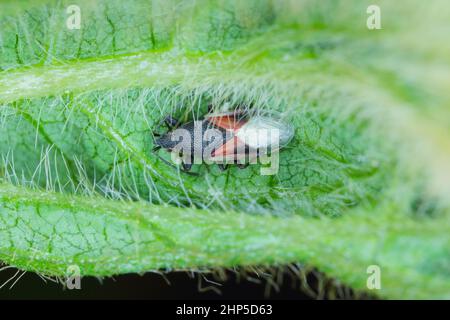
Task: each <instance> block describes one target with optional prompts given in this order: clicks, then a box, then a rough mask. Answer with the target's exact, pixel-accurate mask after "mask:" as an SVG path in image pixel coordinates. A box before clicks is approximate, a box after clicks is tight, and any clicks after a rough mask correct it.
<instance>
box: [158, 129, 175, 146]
mask: <svg viewBox="0 0 450 320" xmlns="http://www.w3.org/2000/svg"><path fill="white" fill-rule="evenodd" d="M177 143H178V142H177V141H172V135H171V133H170V132H169V133H166V134H164V135H162V136H160V137H158V138H156V139H155V146H158V147H161V148H164V149H168V150H171V149H173V148H174V147H175V146H176V145H177Z"/></svg>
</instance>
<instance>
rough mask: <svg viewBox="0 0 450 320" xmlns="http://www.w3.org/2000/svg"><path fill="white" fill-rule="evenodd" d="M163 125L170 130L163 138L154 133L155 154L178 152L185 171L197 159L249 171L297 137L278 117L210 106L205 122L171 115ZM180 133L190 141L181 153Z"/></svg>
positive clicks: (221, 166) (222, 167)
mask: <svg viewBox="0 0 450 320" xmlns="http://www.w3.org/2000/svg"><path fill="white" fill-rule="evenodd" d="M164 122H165V124H166V126H167V127H168V129H169V131H168V132H167V133H165V134H162V135H160V134H157V133H154V136H155V137H157V138H156V139H155V147H154V148H153V151H154V152H156V151H158V150H159V149H165V150H166V151H169V152H178V154H179V157H180V159H181V166H182V169H183V171H184V172H189V171H190V170H191V168H192V164H193V163H194V160H195V158H194V157H196V156H197V157H198V158H197V159H200V160H201V161H205V162H207V163H216V164H217V165H218V167H219V168H220V169H221V170H222V171H223V170H226V169H227V168H228V165H230V164H235V165H237V166H238V167H239V168H241V169H243V168H246V167H247V166H248V165H249V164H250V163H255V160H257V159H258V158H259V157H260V156H262V155H266V154H267V153H270V152H274V151H277V150H278V149H280V148H282V147H284V146H285V145H287V144H288V143H289V141H290V140H291V139H292V137H293V135H294V129H293V127H292V126H291V125H290V124H288V123H286V122H284V121H282V120H281V119H280V117H279V115H277V114H272V115H270V116H258V115H256V116H251V115H250V114H249V113H248V112H246V111H243V110H235V111H231V112H224V113H212V106H211V105H210V106H209V107H208V113H207V114H206V115H205V117H204V118H203V119H202V120H198V121H190V122H187V123H184V124H180V121H178V120H177V119H175V118H172V117H170V116H168V117H166V118H165V120H164ZM211 131H212V132H213V134H211ZM179 132H182V133H184V138H185V139H184V140H188V141H189V144H188V145H187V146H186V145H185V146H184V148H182V149H181V150H180V149H177V146H180V136H182V135H180V134H178V133H179ZM272 132H276V134H271V133H272ZM212 137H213V138H212ZM161 159H162V160H164V159H163V158H161ZM164 161H165V162H166V163H168V161H166V160H164ZM168 164H169V165H172V164H171V163H168Z"/></svg>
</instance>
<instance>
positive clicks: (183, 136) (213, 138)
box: [155, 120, 231, 157]
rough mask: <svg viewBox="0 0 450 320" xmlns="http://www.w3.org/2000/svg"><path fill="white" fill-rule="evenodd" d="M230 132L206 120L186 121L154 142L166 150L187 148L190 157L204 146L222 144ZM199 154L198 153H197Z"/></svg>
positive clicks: (216, 146)
mask: <svg viewBox="0 0 450 320" xmlns="http://www.w3.org/2000/svg"><path fill="white" fill-rule="evenodd" d="M230 138H231V134H230V133H227V131H226V130H225V129H222V128H219V127H216V126H214V125H212V124H211V122H209V121H207V120H198V121H191V122H187V123H185V124H183V125H181V126H179V127H178V128H176V129H174V130H171V131H170V132H168V133H166V134H164V135H162V136H161V137H159V138H158V139H156V141H155V144H156V145H157V146H160V147H162V148H164V149H167V150H168V151H172V150H173V149H175V148H179V147H180V146H181V145H182V147H183V150H185V151H186V150H189V151H190V154H191V155H192V157H193V156H194V154H197V153H198V152H201V153H202V154H203V150H204V149H205V148H210V149H211V148H212V149H214V148H218V147H220V146H221V145H223V144H224V143H225V142H226V141H227V140H228V139H230ZM197 156H200V155H197Z"/></svg>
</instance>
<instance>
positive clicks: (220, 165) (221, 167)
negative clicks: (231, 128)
mask: <svg viewBox="0 0 450 320" xmlns="http://www.w3.org/2000/svg"><path fill="white" fill-rule="evenodd" d="M217 166H218V167H219V169H220V170H221V171H225V170H226V169H227V168H228V164H223V163H218V164H217Z"/></svg>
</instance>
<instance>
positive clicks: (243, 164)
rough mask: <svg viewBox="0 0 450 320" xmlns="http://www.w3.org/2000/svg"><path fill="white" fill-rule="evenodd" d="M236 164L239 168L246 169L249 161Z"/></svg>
mask: <svg viewBox="0 0 450 320" xmlns="http://www.w3.org/2000/svg"><path fill="white" fill-rule="evenodd" d="M236 165H237V167H238V168H239V169H245V168H247V167H248V166H249V164H248V163H236Z"/></svg>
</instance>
